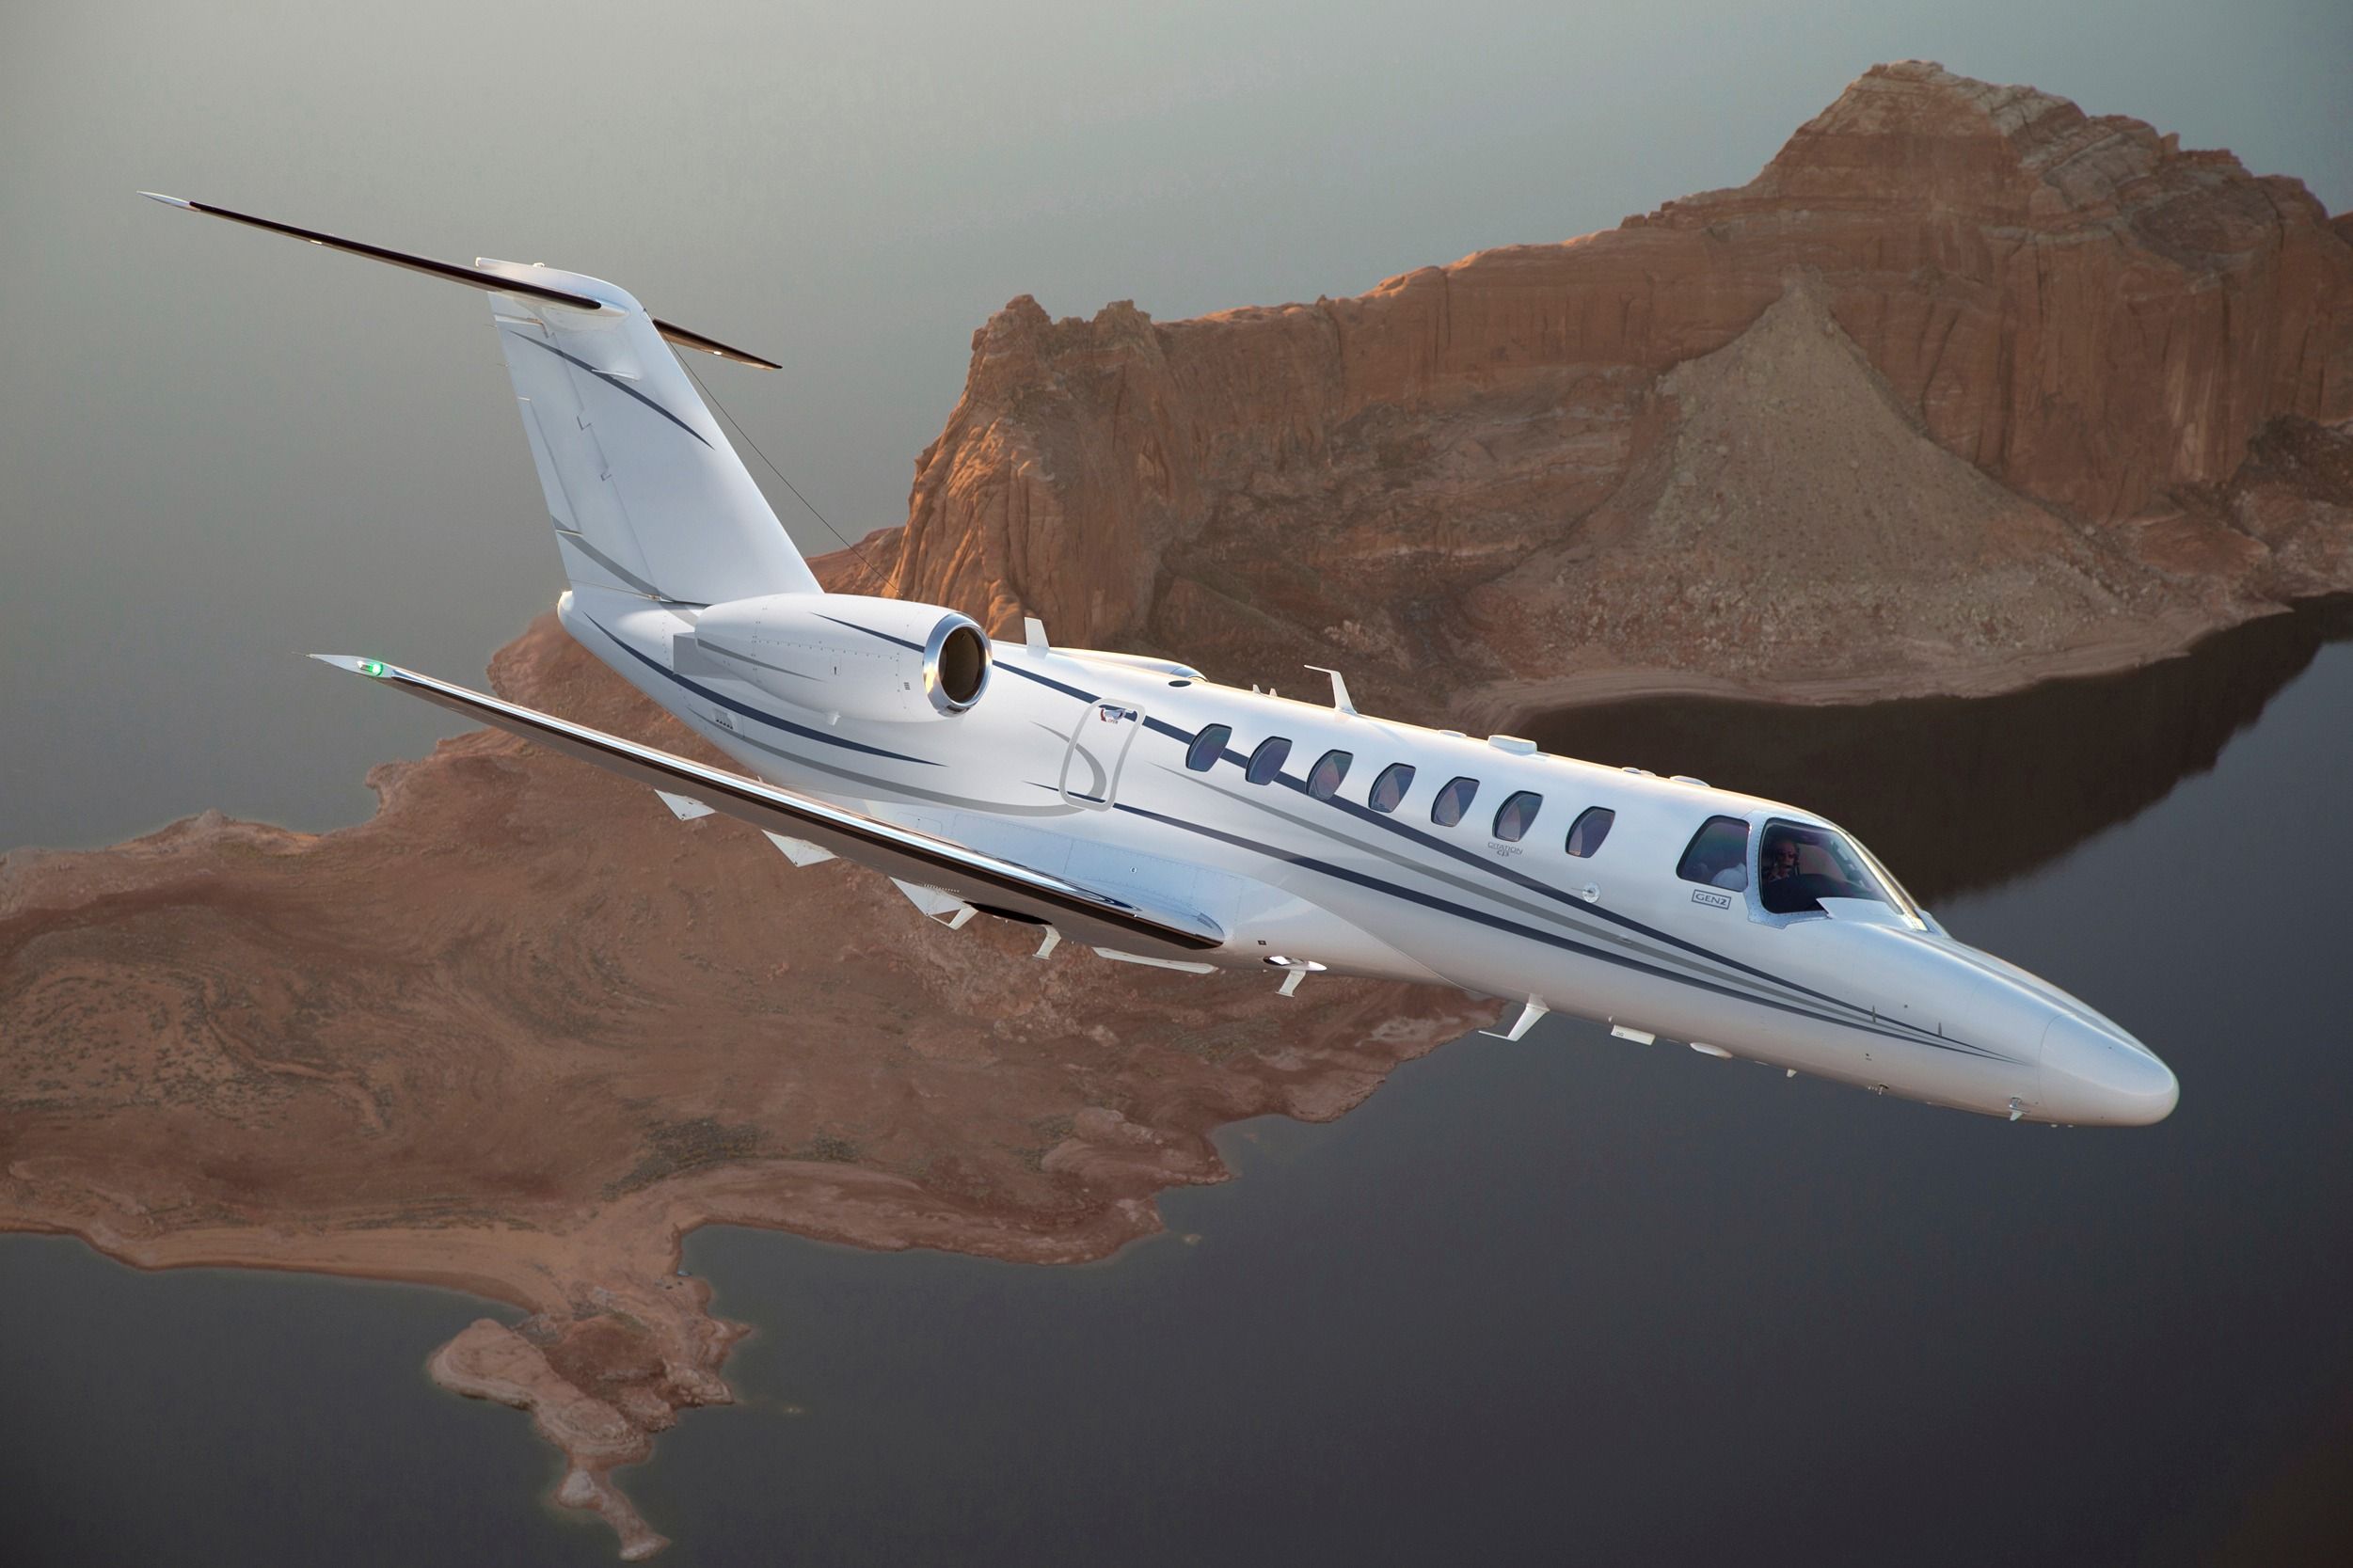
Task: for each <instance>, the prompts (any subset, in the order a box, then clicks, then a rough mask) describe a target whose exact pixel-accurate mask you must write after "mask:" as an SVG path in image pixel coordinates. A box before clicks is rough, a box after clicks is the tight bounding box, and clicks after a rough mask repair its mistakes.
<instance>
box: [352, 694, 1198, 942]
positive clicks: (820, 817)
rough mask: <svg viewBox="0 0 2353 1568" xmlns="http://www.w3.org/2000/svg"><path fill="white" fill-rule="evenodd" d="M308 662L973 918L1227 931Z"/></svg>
mask: <svg viewBox="0 0 2353 1568" xmlns="http://www.w3.org/2000/svg"><path fill="white" fill-rule="evenodd" d="M310 657H313V658H315V659H317V660H318V661H319V662H320V663H322V664H329V665H333V666H334V667H335V668H336V669H338V670H348V671H351V672H352V673H355V674H361V675H366V676H369V677H370V678H372V679H374V680H375V681H376V682H378V683H379V684H382V685H385V686H390V687H393V688H396V689H399V690H402V691H405V692H406V693H407V694H408V695H410V696H412V697H419V698H421V699H423V700H424V701H426V702H428V703H431V704H433V705H435V706H437V707H444V708H447V709H449V710H450V711H451V712H453V713H461V714H464V715H465V716H466V717H467V718H469V719H473V720H477V721H481V722H483V723H485V724H488V725H490V726H492V727H493V728H495V729H501V730H504V731H506V732H507V733H508V734H510V735H516V736H521V737H522V738H524V739H525V740H528V741H531V742H533V744H534V745H539V746H545V747H547V748H548V749H549V751H553V752H563V753H564V755H565V756H570V757H577V758H579V759H580V761H582V762H589V763H594V764H596V766H597V767H599V768H604V769H605V770H606V771H607V772H610V773H617V774H619V775H620V776H621V777H623V778H625V779H628V780H631V781H633V782H634V783H637V784H645V785H648V786H650V787H652V788H653V789H656V790H658V791H660V793H661V794H662V795H663V796H664V797H665V799H670V798H683V799H685V800H694V801H699V802H701V803H702V804H703V805H706V806H707V807H709V808H710V809H711V810H712V811H715V812H721V813H723V814H725V815H726V816H733V817H736V818H738V819H739V820H741V821H745V822H749V823H751V824H752V825H753V826H755V827H756V828H760V829H764V830H766V831H768V832H773V833H782V834H786V835H787V836H789V837H791V838H794V839H798V840H801V841H803V843H808V844H814V845H817V846H819V847H822V848H825V849H829V850H832V851H833V852H834V853H835V854H837V855H840V856H842V857H844V858H845V859H849V860H854V861H856V862H858V863H860V864H862V865H866V866H870V867H872V868H873V869H875V870H877V871H881V872H882V873H883V874H885V875H886V876H890V877H895V878H901V879H906V880H910V881H915V882H921V883H927V884H930V885H932V886H936V887H941V888H945V889H946V890H947V891H949V892H951V893H953V894H955V895H957V896H958V897H960V898H962V899H964V900H965V901H966V902H968V903H971V904H973V905H975V906H977V907H978V908H980V909H983V910H987V911H993V912H1004V913H1010V915H1012V916H1013V917H1014V918H1016V919H1022V920H1027V921H1033V922H1037V923H1039V924H1042V925H1048V926H1052V927H1055V928H1057V930H1060V931H1062V932H1063V933H1064V934H1065V935H1068V936H1071V937H1073V938H1080V939H1083V940H1085V941H1086V942H1089V943H1105V944H1108V945H1112V946H1116V947H1121V948H1125V949H1131V950H1133V949H1135V948H1137V946H1138V944H1143V950H1144V951H1145V952H1147V953H1163V954H1166V953H1201V952H1206V951H1208V950H1209V949H1211V948H1215V947H1217V946H1220V945H1222V944H1223V943H1224V942H1225V933H1224V932H1223V931H1222V930H1220V929H1219V928H1218V927H1217V925H1216V922H1214V921H1212V920H1210V919H1209V918H1208V917H1207V916H1206V915H1202V914H1200V913H1197V912H1194V911H1186V910H1179V909H1175V908H1156V909H1147V908H1145V907H1143V906H1141V905H1139V904H1137V903H1134V902H1132V901H1130V900H1129V899H1126V898H1117V897H1113V896H1112V895H1109V894H1105V893H1098V892H1096V891H1095V890H1093V889H1091V888H1087V887H1082V886H1080V885H1079V884H1077V883H1075V882H1071V881H1067V880H1065V879H1062V878H1060V877H1057V876H1053V875H1051V874H1050V873H1047V872H1043V871H1037V870H1033V869H1031V868H1030V867H1028V866H1025V865H1022V864H1019V863H1016V862H1013V861H1008V860H1001V859H999V858H997V857H996V856H994V855H986V854H982V853H981V852H979V851H978V850H977V849H970V848H967V847H964V846H962V845H961V844H957V843H955V842H953V841H952V840H949V839H944V838H938V837H934V836H933V835H931V834H930V833H923V832H915V831H914V830H913V829H909V828H901V827H899V826H898V825H897V824H895V823H890V822H884V821H882V820H881V819H880V818H877V817H872V816H866V815H865V814H864V813H861V812H854V811H850V810H847V809H846V808H844V807H841V806H835V805H829V804H827V803H826V802H824V801H822V800H816V799H814V798H812V797H809V796H805V795H801V794H797V793H795V792H794V791H792V790H788V789H780V788H778V787H777V786H776V785H774V784H765V783H762V782H761V781H759V780H757V779H752V778H747V777H745V776H744V775H742V774H740V773H730V772H728V771H726V770H725V769H723V768H710V767H706V766H705V765H704V764H702V763H699V762H693V761H690V760H689V759H687V758H685V757H681V756H676V755H674V754H672V753H671V752H662V751H657V750H655V749H654V748H653V747H651V746H641V745H639V744H638V743H637V742H635V741H633V740H624V739H622V738H621V737H620V736H613V735H607V734H605V733H604V732H603V731H602V730H592V729H590V728H588V727H587V726H586V725H584V724H575V723H573V722H571V721H569V720H564V719H558V718H556V717H555V716H554V715H552V714H547V713H541V712H539V711H538V710H537V709H535V708H528V707H523V706H521V705H517V704H515V703H510V702H506V701H504V700H503V699H501V698H498V697H490V696H485V695H484V694H483V693H481V692H479V691H470V690H468V689H466V688H465V687H462V686H452V685H451V684H450V683H449V682H447V681H440V680H436V679H434V678H433V677H432V676H431V675H421V674H419V673H417V672H415V671H413V670H404V669H402V668H401V667H400V666H399V665H396V664H386V663H382V662H380V661H379V660H376V659H363V658H354V657H350V656H349V655H344V654H313V655H311V656H310ZM673 809H674V810H675V809H676V806H675V804H674V806H673Z"/></svg>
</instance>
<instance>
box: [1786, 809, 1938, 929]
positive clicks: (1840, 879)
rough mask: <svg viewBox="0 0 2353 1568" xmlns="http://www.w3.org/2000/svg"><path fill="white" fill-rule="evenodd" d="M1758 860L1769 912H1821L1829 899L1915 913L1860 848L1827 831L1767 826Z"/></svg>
mask: <svg viewBox="0 0 2353 1568" xmlns="http://www.w3.org/2000/svg"><path fill="white" fill-rule="evenodd" d="M1825 898H1867V899H1868V900H1870V901H1871V902H1872V903H1874V904H1885V905H1888V906H1889V907H1891V908H1894V909H1897V910H1901V911H1903V912H1904V913H1906V914H1909V913H1911V912H1912V911H1911V910H1910V908H1909V903H1908V900H1906V899H1905V898H1904V897H1903V896H1902V895H1901V894H1900V892H1898V891H1897V890H1895V889H1894V887H1893V886H1892V884H1890V883H1889V882H1888V881H1887V880H1886V879H1884V877H1882V876H1881V874H1880V872H1879V869H1878V866H1877V864H1876V863H1874V862H1873V861H1872V860H1871V858H1870V856H1869V855H1868V854H1866V853H1865V852H1864V851H1863V847H1862V846H1860V845H1858V844H1856V843H1855V842H1854V841H1853V840H1852V839H1850V838H1848V837H1847V836H1846V835H1845V834H1844V833H1841V832H1836V831H1834V830H1832V829H1829V828H1818V827H1815V826H1814V825H1812V824H1811V823H1805V822H1784V821H1777V820H1776V821H1773V822H1768V823H1766V824H1765V832H1764V836H1763V837H1762V838H1760V839H1759V840H1758V841H1757V902H1759V903H1761V904H1763V905H1764V906H1765V912H1766V913H1767V914H1820V913H1821V912H1822V903H1821V901H1822V900H1823V899H1825Z"/></svg>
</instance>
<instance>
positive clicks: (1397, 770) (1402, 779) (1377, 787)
mask: <svg viewBox="0 0 2353 1568" xmlns="http://www.w3.org/2000/svg"><path fill="white" fill-rule="evenodd" d="M1412 787H1413V764H1411V763H1409V762H1392V763H1391V764H1390V765H1389V766H1388V767H1387V768H1382V769H1381V776H1380V777H1379V778H1377V779H1375V780H1374V781H1373V787H1372V788H1371V789H1370V790H1368V791H1367V792H1366V793H1365V797H1364V803H1365V804H1366V805H1368V806H1371V807H1372V808H1373V809H1374V810H1375V811H1376V812H1379V813H1380V814H1381V815H1382V816H1388V815H1389V814H1390V813H1391V812H1392V811H1395V810H1396V809H1397V807H1398V805H1399V804H1400V803H1401V802H1403V801H1404V800H1405V798H1406V791H1407V790H1408V789H1411V788H1412Z"/></svg>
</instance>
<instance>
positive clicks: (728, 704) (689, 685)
mask: <svg viewBox="0 0 2353 1568" xmlns="http://www.w3.org/2000/svg"><path fill="white" fill-rule="evenodd" d="M524 341H527V342H528V341H530V340H529V339H526V340H524ZM588 624H589V625H590V626H595V627H596V629H597V630H598V631H600V632H603V633H604V634H605V635H606V636H607V637H611V638H612V641H613V645H614V646H616V647H618V648H619V649H620V650H621V651H622V652H623V653H626V654H628V656H629V657H631V658H633V659H636V660H637V661H638V662H639V663H640V664H643V665H644V666H645V668H646V669H648V670H651V671H653V672H654V673H656V674H658V675H660V676H661V677H662V679H664V680H668V681H675V682H676V683H677V684H678V685H680V686H683V687H685V688H686V689H688V690H689V691H692V692H693V693H694V694H695V695H696V696H698V697H700V698H702V699H704V700H705V701H706V702H712V703H717V704H718V705H720V706H721V707H725V708H733V709H734V710H735V711H736V712H738V713H740V714H742V715H743V716H744V717H745V718H747V719H756V720H758V721H760V722H761V723H763V724H772V725H774V726H775V727H776V728H778V729H780V730H788V731H790V732H791V733H792V734H794V735H797V736H803V737H805V738H807V739H810V740H819V741H822V742H824V743H825V744H826V745H828V746H839V747H841V748H842V749H843V750H845V751H851V752H865V753H866V755H868V756H874V757H888V758H890V759H891V760H892V761H893V762H914V763H920V764H922V765H923V766H924V767H926V768H938V767H940V766H941V764H939V763H936V762H933V761H932V760H931V759H930V758H929V757H911V756H909V755H908V754H907V753H906V752H891V751H885V750H883V749H882V747H880V746H869V745H867V744H866V742H864V741H862V740H844V739H843V738H842V737H841V736H837V735H827V734H826V733H825V732H824V731H823V730H813V729H811V728H809V727H808V726H807V725H806V724H796V723H794V722H793V721H791V720H789V719H779V718H777V717H776V716H775V715H774V714H772V713H768V712H764V711H762V710H761V709H759V708H755V707H754V706H752V705H750V704H749V703H739V702H738V701H736V700H735V699H734V698H733V697H729V696H726V695H724V694H723V693H721V692H717V691H713V690H712V689H710V688H709V687H707V686H704V685H702V684H700V683H699V682H696V681H691V680H689V679H687V678H686V677H685V676H684V675H681V674H679V673H677V672H676V670H673V669H671V668H669V667H668V666H667V665H663V664H658V663H656V662H655V661H654V660H653V659H651V658H648V657H646V656H645V655H644V654H642V653H639V652H638V651H637V650H636V649H635V648H633V647H631V646H629V644H628V642H627V641H623V640H622V639H621V638H618V637H613V634H612V627H610V626H606V625H605V624H604V623H603V622H602V621H599V620H597V619H596V617H595V616H593V615H592V616H590V617H589V618H588Z"/></svg>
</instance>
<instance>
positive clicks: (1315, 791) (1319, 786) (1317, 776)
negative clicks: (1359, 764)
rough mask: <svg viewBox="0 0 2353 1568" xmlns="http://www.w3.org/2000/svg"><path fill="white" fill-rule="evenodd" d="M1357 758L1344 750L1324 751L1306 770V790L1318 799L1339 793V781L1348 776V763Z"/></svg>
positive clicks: (1325, 798) (1324, 798) (1327, 798)
mask: <svg viewBox="0 0 2353 1568" xmlns="http://www.w3.org/2000/svg"><path fill="white" fill-rule="evenodd" d="M1356 760H1357V759H1356V758H1355V757H1354V756H1352V755H1350V754H1349V753H1348V752H1325V753H1324V754H1323V755H1322V756H1321V757H1318V758H1317V759H1316V762H1315V766H1314V767H1312V768H1309V769H1308V772H1307V792H1308V793H1309V794H1310V795H1312V796H1313V797H1314V798H1315V799H1316V800H1330V799H1331V798H1332V797H1333V796H1335V795H1337V794H1339V793H1340V781H1341V780H1343V779H1344V778H1346V777H1347V776H1348V765H1349V764H1350V763H1352V762H1354V761H1356Z"/></svg>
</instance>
